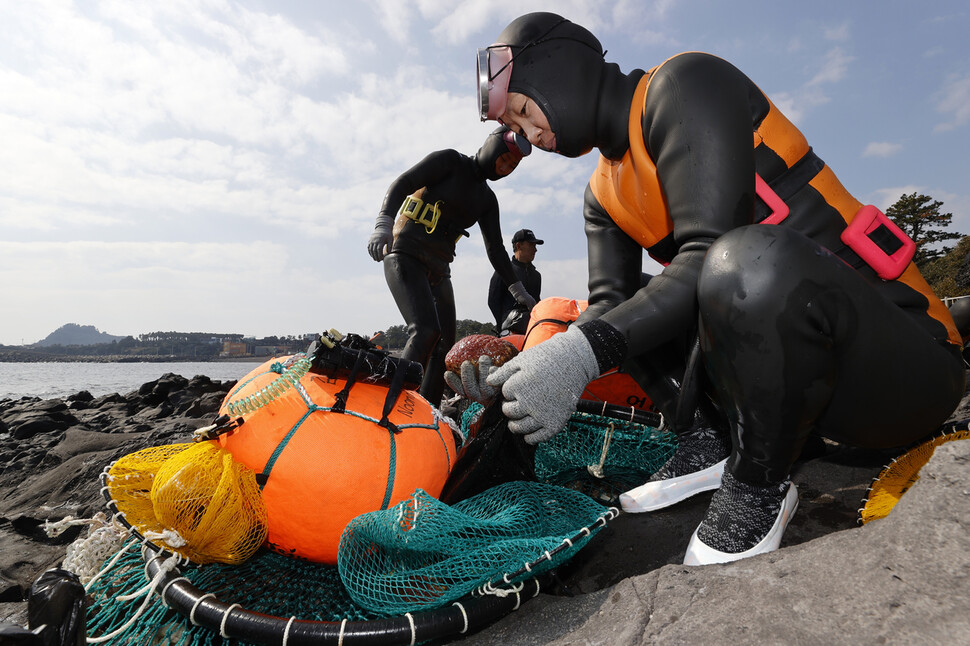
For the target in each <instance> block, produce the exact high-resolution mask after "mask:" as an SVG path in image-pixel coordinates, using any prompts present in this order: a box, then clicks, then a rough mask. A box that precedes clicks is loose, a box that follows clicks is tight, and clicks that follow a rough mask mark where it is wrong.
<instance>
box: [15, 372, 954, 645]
mask: <svg viewBox="0 0 970 646" xmlns="http://www.w3.org/2000/svg"><path fill="white" fill-rule="evenodd" d="M230 386H231V383H230V382H225V383H222V382H212V381H210V380H208V379H207V378H205V377H196V378H194V379H192V380H185V379H184V378H182V377H178V376H177V375H166V376H164V377H162V378H161V379H159V380H157V381H155V382H150V383H148V384H145V385H144V386H142V388H140V389H139V390H138V391H135V392H132V393H128V394H126V395H119V394H115V395H108V396H105V397H101V398H93V397H91V396H90V395H88V394H87V393H78V394H77V395H74V396H72V397H70V398H68V399H66V400H64V401H61V400H38V399H21V400H0V622H4V621H6V622H12V623H16V624H20V625H24V624H26V614H25V610H26V603H25V601H24V600H25V599H26V597H27V593H28V591H29V587H30V584H31V583H32V582H33V580H34V579H35V578H36V577H37V576H38V575H39V574H40V573H42V572H43V571H44V570H46V569H48V568H50V567H54V566H56V565H58V564H59V563H60V562H61V560H62V559H63V557H64V553H65V549H66V545H67V544H68V543H70V542H71V541H73V540H74V539H75V538H77V537H78V535H79V534H80V533H81V531H82V529H81V528H80V527H77V528H73V529H72V530H69V531H68V532H66V533H65V534H63V535H61V536H59V537H57V538H56V539H51V538H49V537H47V535H46V533H45V532H44V530H43V524H44V521H46V520H51V521H56V520H60V519H62V518H64V517H65V516H68V515H70V516H74V517H76V518H89V517H91V516H93V515H94V513H95V512H97V511H101V510H103V505H104V501H103V499H102V497H101V495H100V493H99V488H100V484H99V482H98V476H99V474H100V472H101V471H102V469H103V468H104V467H105V466H106V465H108V464H110V463H111V462H112V461H114V460H115V459H117V458H119V457H121V456H122V455H125V454H127V453H130V452H132V451H135V450H138V449H140V448H143V447H144V446H147V445H152V444H164V443H174V442H184V441H188V440H189V437H190V435H191V432H192V431H193V430H195V429H196V428H199V427H201V426H204V425H206V424H208V423H210V422H211V421H212V419H213V417H214V414H215V412H216V410H217V409H218V403H219V401H221V400H222V398H223V396H224V395H225V393H226V392H227V391H228V389H229V387H230ZM966 418H970V398H965V399H964V403H963V405H962V406H961V407H960V409H959V410H958V411H956V412H955V413H954V415H953V418H952V419H954V420H957V419H966ZM894 455H895V452H880V451H862V450H858V449H852V448H850V447H845V446H840V445H835V444H831V443H822V442H816V443H814V444H812V445H810V446H809V447H808V448H807V450H806V452H805V454H804V455H803V459H802V460H801V461H800V462H799V463H798V464H797V465H796V469H795V471H794V473H793V480H794V482H795V483H796V485H797V486H798V488H799V499H800V506H799V510H798V512H797V514H796V515H795V517H794V519H793V520H792V523H791V525H790V526H789V529H788V531H787V532H786V535H785V540H784V541H783V543H782V548H781V549H780V550H778V551H777V552H775V553H772V554H767V555H763V556H759V557H756V558H752V559H748V560H745V561H741V562H737V563H733V564H727V565H714V566H705V567H695V568H688V567H684V566H682V565H680V563H681V561H682V559H683V555H684V549H685V547H686V545H687V541H688V539H689V537H690V534H691V533H692V532H693V531H694V528H695V527H696V526H697V524H698V523H699V522H700V520H701V518H702V516H703V514H704V511H705V510H706V507H707V503H708V501H709V500H710V496H711V494H710V493H708V494H702V495H700V496H697V497H695V498H694V499H692V500H689V501H686V502H684V503H681V504H679V505H676V506H674V507H672V508H670V509H667V510H663V511H659V512H654V513H650V514H637V515H630V514H622V515H621V516H620V517H619V518H617V519H615V520H614V521H612V522H611V523H610V524H609V525H608V526H607V527H606V528H605V529H604V530H603V531H601V532H600V533H599V534H598V535H597V536H596V537H595V538H594V539H593V540H592V541H591V542H590V543H589V544H588V545H587V546H586V547H585V548H584V549H583V550H582V551H581V552H580V553H579V554H578V555H577V556H576V557H575V558H574V559H573V560H572V561H570V562H569V563H567V564H565V565H564V566H562V567H560V568H559V569H558V570H557V572H556V579H554V580H552V581H550V582H549V583H550V585H549V586H548V587H547V589H546V590H545V591H544V592H543V593H541V594H539V595H538V596H537V597H536V598H535V599H532V600H530V601H528V602H527V603H525V604H523V605H522V607H521V608H520V609H519V610H517V611H515V612H514V613H512V614H510V615H508V616H507V617H505V618H503V619H501V620H499V621H497V622H496V623H495V624H493V625H492V626H489V627H488V628H485V629H483V630H481V631H479V632H478V633H476V634H473V635H468V636H466V637H464V638H460V639H456V640H454V642H455V643H460V644H467V645H468V646H480V645H481V646H485V645H492V644H495V645H498V644H503V645H505V644H562V645H566V644H590V645H591V644H656V643H662V644H681V643H684V644H686V643H690V644H724V643H734V644H830V643H851V644H884V643H889V644H896V643H913V644H970V613H968V612H967V611H966V608H967V607H968V606H970V585H968V584H970V534H968V532H967V524H968V523H970V520H968V519H970V477H968V475H970V471H968V467H970V442H962V441H960V442H951V443H949V444H946V445H944V446H943V447H941V448H940V449H938V450H937V452H936V455H935V456H934V457H933V459H932V460H931V461H930V462H929V464H928V465H927V466H926V467H924V469H923V471H922V477H921V478H920V480H919V481H918V482H917V484H916V485H915V486H914V487H913V488H912V489H911V490H910V491H909V492H908V493H907V494H906V495H905V496H904V497H903V499H902V501H901V502H900V504H898V505H897V506H896V508H895V509H894V510H893V512H892V513H891V514H890V515H889V516H888V517H887V518H885V519H882V520H879V521H875V522H872V523H869V524H867V525H865V526H862V527H860V526H858V524H857V517H858V512H857V510H858V508H859V507H860V505H861V504H862V500H863V498H864V497H865V492H866V488H867V486H868V485H869V484H870V482H871V481H872V478H873V477H874V476H875V475H876V474H878V472H879V471H880V470H881V468H882V467H883V466H884V465H885V464H886V463H888V462H889V461H890V459H891V458H892V457H893V456H894Z"/></svg>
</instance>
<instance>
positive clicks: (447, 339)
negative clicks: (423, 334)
mask: <svg viewBox="0 0 970 646" xmlns="http://www.w3.org/2000/svg"><path fill="white" fill-rule="evenodd" d="M431 292H432V293H433V294H434V302H435V308H436V309H437V312H438V324H439V326H440V329H441V336H440V338H439V339H438V342H437V343H436V344H435V346H434V350H433V351H432V353H431V357H430V358H429V359H428V365H427V366H426V367H425V371H424V379H423V380H422V381H421V389H420V390H419V391H418V392H420V393H421V395H422V396H423V397H424V398H425V399H427V400H428V401H429V402H431V405H432V406H434V407H435V408H438V407H439V406H441V396H442V395H443V394H444V391H445V356H446V355H447V354H448V350H451V346H453V345H455V336H456V335H457V330H456V323H455V316H456V314H455V290H454V288H453V287H452V285H451V278H450V277H448V276H445V277H442V278H440V279H439V280H438V281H437V282H435V283H434V284H433V285H432V286H431Z"/></svg>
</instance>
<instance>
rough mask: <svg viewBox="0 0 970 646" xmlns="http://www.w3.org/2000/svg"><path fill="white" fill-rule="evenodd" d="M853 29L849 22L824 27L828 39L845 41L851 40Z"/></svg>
mask: <svg viewBox="0 0 970 646" xmlns="http://www.w3.org/2000/svg"><path fill="white" fill-rule="evenodd" d="M851 31H852V30H851V28H850V26H849V23H848V22H843V23H841V24H839V25H835V26H832V27H827V28H825V29H824V33H825V38H826V39H827V40H834V41H839V42H845V41H847V40H849V38H850V35H851Z"/></svg>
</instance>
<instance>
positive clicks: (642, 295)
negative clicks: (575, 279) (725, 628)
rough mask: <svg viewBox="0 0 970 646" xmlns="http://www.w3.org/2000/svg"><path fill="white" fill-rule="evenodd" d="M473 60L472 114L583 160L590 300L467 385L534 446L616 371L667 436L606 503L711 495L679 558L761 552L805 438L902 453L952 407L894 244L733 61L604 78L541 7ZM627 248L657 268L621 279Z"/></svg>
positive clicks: (920, 289)
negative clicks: (641, 395) (480, 382)
mask: <svg viewBox="0 0 970 646" xmlns="http://www.w3.org/2000/svg"><path fill="white" fill-rule="evenodd" d="M478 61H479V99H480V103H481V105H480V107H481V113H482V119H486V118H490V119H494V118H497V119H499V120H501V121H502V122H503V123H504V124H506V125H509V126H510V127H511V128H512V129H513V130H514V131H515V132H517V133H520V134H523V135H525V136H527V137H528V138H529V140H530V141H531V142H532V143H533V144H534V145H536V146H538V147H541V148H543V149H545V150H549V151H553V152H557V153H559V154H562V155H565V156H567V157H575V156H579V155H582V154H585V153H586V152H589V151H590V150H591V149H592V148H594V147H595V148H598V149H599V152H600V155H601V156H600V161H599V166H598V168H597V169H596V171H595V172H594V173H593V176H592V177H591V179H590V182H589V185H588V186H587V188H586V195H585V206H584V216H585V221H586V224H585V229H586V235H587V243H588V250H589V272H590V275H589V289H590V294H589V301H590V306H589V309H587V310H586V312H585V313H584V315H583V316H582V317H580V319H579V320H578V321H577V324H576V325H574V326H572V327H570V328H569V329H568V330H567V331H566V332H564V333H562V334H559V335H556V336H555V337H553V338H552V339H550V340H549V341H546V342H544V343H542V344H539V345H537V346H535V347H533V348H531V349H528V350H526V351H524V352H522V353H521V354H519V355H518V356H517V357H516V358H515V359H513V360H512V361H510V362H508V363H506V364H505V365H504V366H502V367H501V368H498V369H497V370H494V371H493V372H492V373H491V374H490V375H489V376H488V377H487V383H488V384H489V385H491V386H493V387H497V386H501V388H502V393H503V395H504V397H505V398H506V402H505V403H504V404H503V412H504V413H505V414H506V415H507V416H508V417H509V418H510V420H512V421H510V424H509V428H510V429H511V430H512V431H514V432H518V433H523V434H525V435H526V438H527V441H528V442H530V443H536V442H540V441H543V440H545V439H548V438H549V437H551V436H552V435H554V434H555V433H557V432H558V431H559V430H560V429H561V428H562V427H563V425H564V423H565V422H566V421H567V419H568V416H569V415H570V413H571V412H572V411H573V410H574V409H575V405H576V401H577V399H578V397H579V396H580V394H581V393H582V391H583V387H584V386H585V385H586V383H587V382H588V381H589V380H590V379H592V378H593V377H595V376H596V375H598V374H600V372H602V370H604V369H606V368H609V367H611V366H615V365H622V366H623V367H624V368H626V369H627V370H629V371H630V372H631V374H633V376H634V377H636V378H637V379H638V381H641V386H643V387H644V389H645V390H646V391H647V393H648V394H650V395H651V397H652V398H653V400H654V402H655V403H656V404H658V405H659V406H660V407H661V410H662V412H663V413H664V414H665V416H666V417H667V418H668V421H671V422H673V423H674V424H675V427H676V430H677V431H678V432H679V433H680V438H679V445H678V450H677V451H676V453H675V454H674V456H673V457H672V458H671V459H670V461H669V462H668V463H667V464H666V465H664V467H663V468H662V469H661V470H660V471H659V472H658V473H657V474H655V475H654V476H653V477H652V478H651V481H650V482H647V483H646V484H644V485H642V486H641V487H638V488H637V489H634V490H632V491H630V492H627V493H626V494H624V496H623V497H622V498H621V502H622V504H623V507H624V509H626V510H627V511H649V510H653V509H660V508H662V507H666V506H667V505H670V504H673V503H676V502H678V501H680V500H683V499H684V498H687V497H688V496H691V495H693V494H696V493H698V492H700V491H704V490H709V489H717V491H716V492H715V494H714V496H713V498H712V500H711V504H710V507H709V509H708V511H707V514H706V516H705V518H704V520H703V521H702V522H701V524H700V525H699V527H698V528H697V531H696V532H695V533H694V536H693V537H692V538H691V541H690V544H689V545H688V547H687V550H686V555H685V560H684V562H685V563H688V564H702V563H714V562H724V561H731V560H736V559H739V558H744V557H747V556H751V555H754V554H758V553H762V552H767V551H771V550H773V549H776V548H777V547H778V545H779V543H780V541H781V537H782V534H783V533H784V531H785V528H786V526H787V524H788V520H789V519H790V517H791V514H793V513H794V511H795V508H796V507H797V504H798V495H797V491H796V488H795V485H794V484H792V483H791V481H790V480H789V476H790V473H791V467H792V464H793V463H794V461H795V460H796V458H797V457H798V455H799V452H800V451H801V449H802V446H803V444H804V443H805V441H806V438H807V437H808V436H809V434H811V433H816V434H819V435H822V436H824V437H828V438H832V439H834V440H837V441H839V442H845V443H850V444H854V445H858V446H863V447H895V446H902V445H906V444H908V443H910V442H912V441H914V440H917V439H918V438H921V437H923V436H925V435H927V434H929V433H931V432H933V431H934V430H935V429H936V428H937V427H938V425H939V424H941V423H942V422H943V421H944V420H945V419H946V418H947V417H948V416H949V415H950V413H951V412H952V411H953V410H954V408H955V407H956V406H957V404H958V403H959V401H960V399H961V397H962V395H963V393H964V382H965V371H964V366H963V362H962V359H961V357H960V343H961V339H960V336H959V334H958V333H957V331H956V329H955V327H954V324H953V320H952V318H951V316H950V313H949V312H948V311H947V309H946V308H945V307H944V306H943V304H942V303H941V302H940V300H939V299H938V298H936V296H934V294H933V292H932V290H931V289H930V288H929V286H928V285H927V283H926V281H925V280H924V279H923V277H922V276H921V275H920V273H919V270H918V269H917V268H916V266H915V265H914V264H912V262H910V259H911V257H912V251H913V248H914V246H913V245H912V241H911V240H909V239H908V238H907V237H906V236H905V234H903V233H902V232H901V231H899V230H898V228H896V227H895V226H894V225H893V224H892V222H891V221H889V220H888V219H887V218H886V217H885V216H884V215H883V214H882V213H881V212H879V211H878V210H877V209H875V208H874V207H864V206H863V205H862V204H860V203H859V202H858V201H857V200H856V199H855V198H854V197H852V195H850V194H849V193H848V192H847V191H846V190H845V189H844V188H843V187H842V185H841V184H840V183H839V180H838V179H837V178H836V176H835V175H834V173H833V172H832V171H831V170H830V169H829V167H828V166H827V165H825V163H824V162H822V160H821V159H819V158H818V157H817V156H816V155H815V153H814V152H813V151H812V149H811V148H810V147H809V145H808V143H807V142H806V140H805V138H804V137H803V136H802V134H801V133H800V132H799V131H798V130H797V129H796V128H795V126H794V125H792V124H791V122H790V121H789V120H788V119H787V118H785V116H784V115H783V114H781V113H780V112H779V111H778V109H777V108H776V107H775V106H774V105H773V104H772V103H771V102H770V101H769V99H768V98H767V97H766V96H765V95H764V94H763V93H762V92H761V91H760V90H759V89H758V88H757V86H755V85H754V83H752V81H751V80H750V79H748V78H747V77H746V76H745V75H744V74H742V73H741V72H740V71H739V70H737V69H736V68H735V67H733V66H732V65H730V64H729V63H727V62H725V61H723V60H721V59H719V58H716V57H714V56H710V55H707V54H702V53H687V54H680V55H677V56H674V57H672V58H671V59H669V60H667V61H666V62H664V63H663V64H661V65H659V66H657V67H655V68H653V69H651V70H650V71H648V72H644V71H642V70H633V71H631V72H630V73H628V74H624V73H622V72H621V71H620V69H619V67H618V66H617V65H615V64H610V63H606V62H605V61H604V58H603V50H602V48H601V46H600V43H599V41H598V40H597V39H596V38H595V37H594V36H593V35H592V34H591V33H590V32H589V31H587V30H586V29H584V28H583V27H580V26H579V25H576V24H574V23H571V22H569V21H568V20H565V19H563V18H562V17H560V16H557V15H554V14H549V13H536V14H528V15H525V16H522V17H520V18H518V19H516V20H515V21H513V22H512V23H511V24H510V25H509V26H508V27H507V28H506V29H505V30H504V31H503V32H502V33H501V34H500V35H499V37H498V40H497V43H496V44H494V45H492V46H490V47H489V48H486V49H483V50H479V56H478ZM644 250H646V251H647V252H649V253H650V254H651V255H652V256H653V257H654V258H656V259H658V260H659V261H660V262H661V263H663V264H664V265H665V268H664V270H663V271H662V272H661V273H659V274H658V275H657V276H655V277H653V278H652V279H651V280H650V281H649V282H648V283H647V284H646V286H641V285H640V281H639V278H640V268H641V258H642V253H643V251H644ZM552 375H555V376H556V378H555V379H550V378H549V377H550V376H552ZM722 416H723V418H722Z"/></svg>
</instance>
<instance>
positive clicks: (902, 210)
mask: <svg viewBox="0 0 970 646" xmlns="http://www.w3.org/2000/svg"><path fill="white" fill-rule="evenodd" d="M941 206H943V202H940V201H939V200H934V199H933V198H932V197H929V196H927V195H922V194H917V193H911V194H909V195H905V194H903V195H902V196H901V197H900V198H899V199H898V200H896V203H895V204H893V205H892V206H890V207H889V208H888V209H886V215H887V216H889V219H891V220H892V221H893V222H895V223H896V225H897V226H898V227H899V228H900V229H902V230H903V231H904V232H905V233H906V235H908V236H909V237H910V238H912V239H913V242H915V243H916V255H915V256H913V261H914V262H915V263H916V265H917V266H918V267H919V268H920V269H921V270H922V269H923V268H924V267H925V266H926V263H927V262H929V261H931V260H935V259H937V258H940V257H941V256H944V255H946V254H947V253H949V252H950V248H949V247H946V246H944V247H943V248H942V249H931V248H930V247H931V246H933V245H936V244H939V243H941V242H946V241H947V240H959V239H960V238H962V237H963V234H962V233H954V232H950V231H946V228H947V227H949V226H950V223H951V222H952V220H953V214H952V213H941V212H940V207H941Z"/></svg>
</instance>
